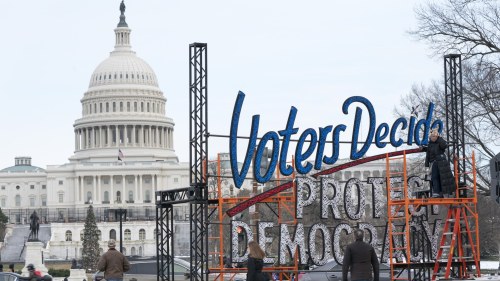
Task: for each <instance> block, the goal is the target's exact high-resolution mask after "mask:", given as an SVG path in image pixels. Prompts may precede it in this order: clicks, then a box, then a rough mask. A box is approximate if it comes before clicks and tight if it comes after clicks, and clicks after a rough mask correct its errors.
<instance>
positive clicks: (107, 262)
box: [97, 239, 130, 281]
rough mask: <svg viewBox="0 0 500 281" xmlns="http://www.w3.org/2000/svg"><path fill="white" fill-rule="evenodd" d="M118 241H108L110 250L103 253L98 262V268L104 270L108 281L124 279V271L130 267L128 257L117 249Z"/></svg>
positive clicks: (121, 280)
mask: <svg viewBox="0 0 500 281" xmlns="http://www.w3.org/2000/svg"><path fill="white" fill-rule="evenodd" d="M115 247H116V241H115V240H114V239H111V240H109V241H108V248H109V249H108V251H107V252H106V253H105V254H104V255H102V257H101V258H100V259H99V262H98V263H97V269H98V270H99V271H103V272H104V279H106V280H107V281H123V273H124V272H127V271H128V270H129V269H130V263H129V262H128V260H127V258H126V257H125V256H124V255H123V254H122V253H120V252H119V251H117V250H116V249H115Z"/></svg>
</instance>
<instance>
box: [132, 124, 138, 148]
mask: <svg viewBox="0 0 500 281" xmlns="http://www.w3.org/2000/svg"><path fill="white" fill-rule="evenodd" d="M135 134H136V131H135V125H132V146H137V140H136V139H135Z"/></svg>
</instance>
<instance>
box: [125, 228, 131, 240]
mask: <svg viewBox="0 0 500 281" xmlns="http://www.w3.org/2000/svg"><path fill="white" fill-rule="evenodd" d="M124 236H125V237H124V240H132V232H131V231H130V229H125V234H124Z"/></svg>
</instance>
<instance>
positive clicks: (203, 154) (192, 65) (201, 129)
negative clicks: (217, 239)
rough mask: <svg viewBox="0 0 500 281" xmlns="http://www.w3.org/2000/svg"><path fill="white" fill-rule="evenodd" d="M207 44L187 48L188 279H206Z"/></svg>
mask: <svg viewBox="0 0 500 281" xmlns="http://www.w3.org/2000/svg"><path fill="white" fill-rule="evenodd" d="M207 100H208V97H207V44H206V43H193V44H190V45H189V115H190V122H189V142H190V148H191V149H190V151H189V166H190V176H191V179H190V187H189V188H190V191H191V193H190V195H191V199H192V200H191V201H190V206H189V214H190V239H191V240H190V241H191V244H190V255H191V257H190V258H191V274H190V278H191V280H192V281H193V280H196V281H204V280H208V235H207V234H208V227H207V222H208V188H207V179H206V177H205V173H204V169H206V167H205V166H204V163H206V160H207V158H208V103H207Z"/></svg>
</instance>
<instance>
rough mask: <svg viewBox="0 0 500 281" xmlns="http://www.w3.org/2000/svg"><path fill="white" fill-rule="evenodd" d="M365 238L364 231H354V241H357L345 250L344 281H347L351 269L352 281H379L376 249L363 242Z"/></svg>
mask: <svg viewBox="0 0 500 281" xmlns="http://www.w3.org/2000/svg"><path fill="white" fill-rule="evenodd" d="M363 236H364V232H363V230H361V229H356V230H354V239H355V240H356V241H354V242H353V243H351V244H349V245H348V246H347V248H346V249H345V252H344V264H343V266H342V280H343V281H347V275H348V272H349V269H350V270H351V280H352V281H368V280H373V281H379V264H378V259H377V254H375V249H373V247H372V246H371V245H370V244H368V243H365V242H363ZM372 272H373V276H372ZM372 277H373V278H372Z"/></svg>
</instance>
